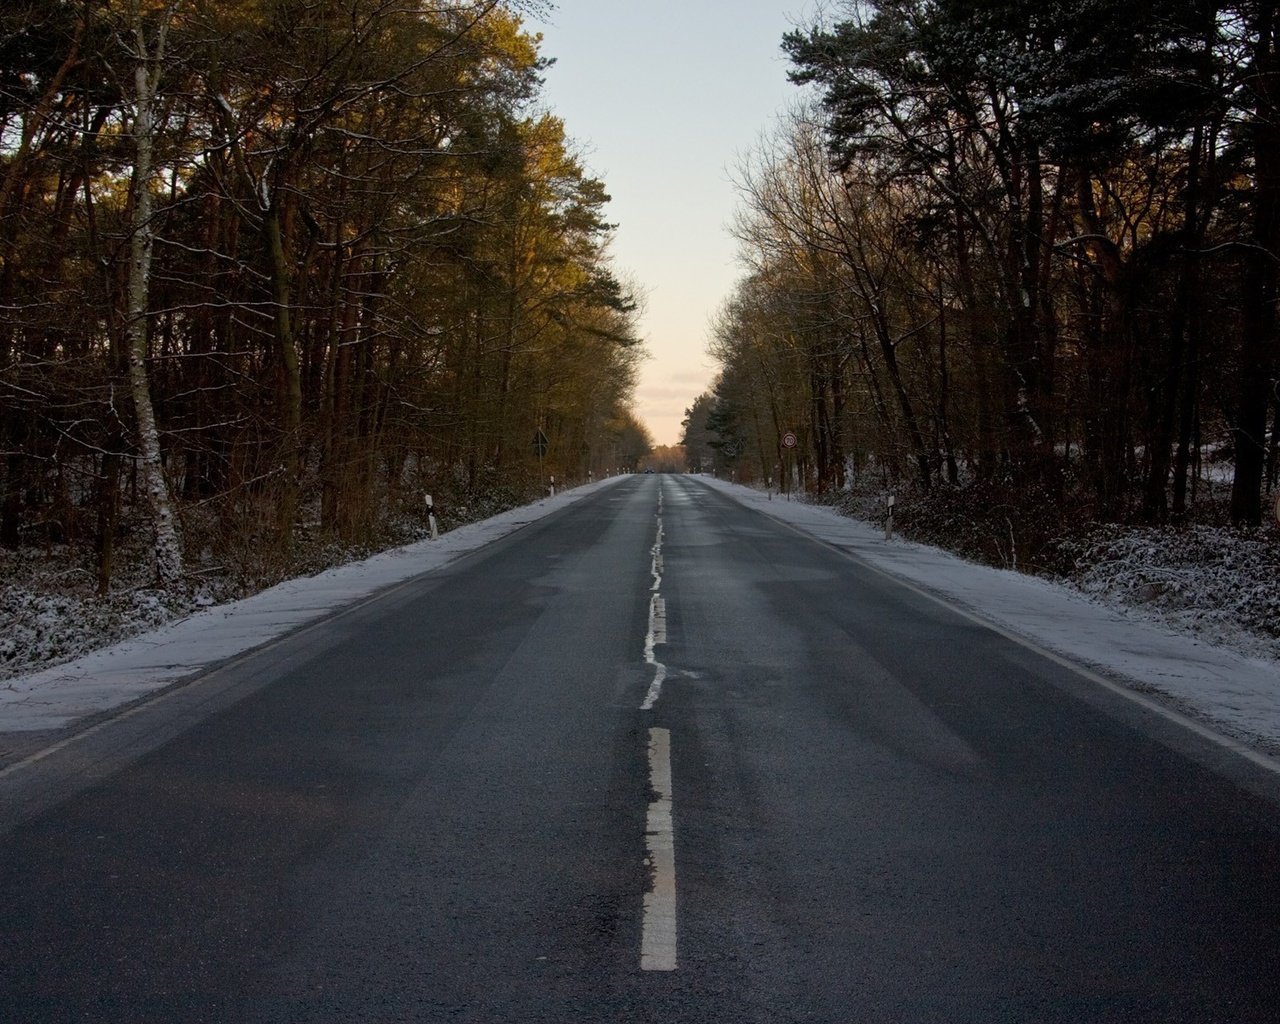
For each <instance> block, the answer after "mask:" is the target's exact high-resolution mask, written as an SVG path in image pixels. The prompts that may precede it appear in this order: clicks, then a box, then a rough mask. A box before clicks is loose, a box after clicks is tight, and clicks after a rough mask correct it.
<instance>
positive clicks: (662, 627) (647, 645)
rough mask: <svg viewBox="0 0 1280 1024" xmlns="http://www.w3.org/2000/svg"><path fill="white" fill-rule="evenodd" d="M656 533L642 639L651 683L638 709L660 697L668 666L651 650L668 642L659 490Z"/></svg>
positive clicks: (655, 701)
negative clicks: (661, 592) (645, 624)
mask: <svg viewBox="0 0 1280 1024" xmlns="http://www.w3.org/2000/svg"><path fill="white" fill-rule="evenodd" d="M657 520H658V532H657V536H656V537H655V538H654V542H653V547H652V548H651V549H650V551H651V553H652V555H653V566H652V573H653V586H651V587H650V588H649V589H650V590H651V591H652V592H653V596H652V597H651V598H649V632H648V633H647V634H646V635H645V638H644V660H645V664H647V665H652V666H653V682H651V683H650V684H649V692H648V693H646V694H645V697H644V703H643V704H641V705H640V710H641V711H651V710H652V709H653V706H654V704H656V703H657V701H658V698H659V697H660V696H662V684H663V683H664V682H666V679H667V666H666V665H664V664H662V662H660V661H659V660H658V657H657V655H656V654H655V653H654V648H655V647H656V646H657V645H658V644H665V643H666V642H667V602H666V599H665V598H663V596H662V595H661V594H660V593H658V590H659V588H660V587H661V586H662V540H663V532H662V492H661V491H659V492H658V515H657Z"/></svg>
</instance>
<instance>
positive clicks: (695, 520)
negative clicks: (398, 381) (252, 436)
mask: <svg viewBox="0 0 1280 1024" xmlns="http://www.w3.org/2000/svg"><path fill="white" fill-rule="evenodd" d="M1278 789H1280V786H1278V785H1277V779H1276V778H1275V777H1274V776H1273V775H1271V774H1270V773H1269V772H1268V771H1267V770H1266V768H1265V767H1262V766H1259V765H1256V764H1250V763H1247V762H1244V761H1243V760H1241V759H1239V758H1237V757H1235V756H1234V755H1233V754H1231V753H1230V752H1229V751H1227V750H1224V749H1222V748H1219V747H1217V746H1215V745H1214V744H1213V743H1212V742H1210V741H1208V740H1206V739H1205V738H1204V737H1203V736H1200V735H1196V734H1193V733H1190V732H1187V731H1186V730H1183V729H1181V728H1180V727H1179V726H1178V725H1177V724H1176V723H1174V722H1171V721H1169V720H1167V719H1165V718H1163V717H1161V716H1159V715H1158V714H1153V713H1152V712H1151V711H1150V710H1149V709H1146V708H1144V707H1141V706H1139V705H1136V704H1133V703H1131V702H1128V701H1126V700H1125V699H1124V698H1123V697H1121V696H1118V695H1116V694H1115V693H1113V692H1111V691H1108V690H1105V689H1103V688H1101V687H1099V686H1097V685H1096V684H1095V683H1092V682H1090V681H1089V680H1088V679H1087V678H1083V677H1081V676H1078V675H1076V674H1075V673H1073V672H1072V671H1071V670H1070V669H1069V668H1068V667H1066V666H1064V665H1062V664H1060V663H1058V662H1056V661H1053V660H1049V659H1046V658H1044V657H1042V656H1041V655H1040V654H1038V653H1037V652H1036V651H1035V650H1033V649H1031V648H1028V647H1026V646H1022V645H1020V644H1018V643H1017V642H1015V641H1014V640H1012V639H1010V638H1008V637H1007V636H1004V635H1001V634H998V633H996V632H993V631H990V630H987V629H985V628H983V627H982V626H981V625H980V624H978V623H976V622H975V621H973V619H972V618H970V617H966V616H964V615H960V614H957V613H955V612H953V611H952V610H950V609H948V608H947V607H946V606H945V605H943V604H941V603H939V602H937V601H935V600H931V599H929V598H928V597H927V596H925V595H923V594H921V593H919V592H917V591H914V590H911V589H909V588H905V587H902V586H900V585H899V584H897V583H895V582H894V581H892V580H890V579H888V578H887V577H885V576H884V575H882V574H880V573H878V572H876V571H874V570H871V569H869V568H867V567H866V566H864V565H862V564H860V563H858V562H857V561H855V560H853V559H851V558H848V557H846V556H844V555H843V554H841V553H840V552H838V551H836V550H833V549H832V548H830V547H827V546H824V545H822V544H820V543H818V542H816V541H814V540H812V539H809V538H807V537H805V536H802V535H800V534H798V533H796V532H794V531H792V530H790V529H788V528H786V527H785V526H782V525H780V524H778V523H776V522H774V521H773V520H771V519H768V518H766V517H763V516H760V515H758V514H757V513H754V512H751V511H748V510H746V509H744V508H743V507H741V506H739V505H737V504H735V503H734V502H733V501H732V500H730V499H728V498H726V497H725V496H724V495H722V494H720V493H718V492H714V491H712V490H711V489H709V488H707V487H705V486H702V485H700V484H699V482H698V480H697V479H696V478H694V477H678V476H645V477H635V478H631V479H628V480H626V481H624V482H622V483H619V484H618V485H616V486H613V487H610V488H606V489H603V490H601V491H600V492H599V493H598V494H596V495H594V496H592V497H591V498H589V499H584V500H583V501H582V502H580V503H578V504H576V505H574V506H572V507H570V508H568V509H566V510H564V511H563V512H561V513H557V514H555V515H553V516H551V517H549V518H547V519H545V520H542V521H540V522H538V523H536V524H534V525H531V526H529V527H527V528H525V529H523V530H521V531H520V532H518V533H517V534H514V535H512V536H511V537H508V538H506V539H504V540H502V541H499V542H497V543H495V544H493V545H491V546H489V547H487V548H485V549H483V550H482V551H480V552H477V553H475V554H472V555H469V556H467V557H465V558H463V559H461V560H459V561H457V562H455V563H453V564H452V565H450V566H449V567H447V568H446V569H444V570H441V571H438V572H436V573H433V574H430V575H428V576H425V577H422V578H420V579H417V580H415V581H413V582H412V583H410V584H408V585H404V586H400V587H398V588H395V589H394V590H392V591H389V592H388V593H386V594H385V595H384V596H382V597H380V598H379V599H377V600H374V601H371V602H367V603H365V604H362V605H361V606H359V607H358V608H356V609H354V610H351V611H348V612H345V613H343V614H340V615H337V616H334V617H332V618H330V619H328V620H326V621H325V622H323V623H322V624H320V625H318V626H313V627H311V628H308V629H305V630H303V631H301V632H299V633H296V634H294V635H292V636H291V637H289V638H287V639H285V640H284V641H282V642H280V643H277V644H275V645H273V646H271V647H269V648H268V649H265V650H263V651H261V652H259V653H258V654H256V655H253V656H250V657H246V658H243V659H241V660H239V661H237V662H236V663H234V664H232V665H230V666H227V667H223V668H221V669H219V670H218V671H216V672H214V673H212V674H210V675H209V676H207V677H205V678H203V679H201V680H199V681H197V682H195V683H193V684H189V685H187V686H185V687H183V688H180V689H178V690H175V691H172V692H171V693H169V694H167V695H165V696H164V697H162V698H161V699H159V700H155V701H153V702H151V703H149V704H146V705H143V706H142V707H140V708H137V709H134V710H133V711H131V712H129V713H128V714H126V715H124V716H121V717H119V718H117V719H115V720H112V721H109V722H108V723H106V724H104V725H102V726H99V727H98V728H96V729H95V730H93V731H92V732H90V733H88V734H86V735H83V736H82V737H80V738H79V739H74V740H72V741H71V742H69V743H66V744H65V745H63V746H62V747H60V748H59V749H58V750H56V751H54V752H53V753H50V754H49V755H48V756H45V757H43V758H40V759H39V760H37V761H34V762H30V763H25V764H21V765H17V766H11V767H10V768H9V769H8V770H6V771H5V772H4V773H3V774H2V775H0V808H2V809H3V812H4V815H5V817H4V818H3V819H0V832H2V834H0V908H2V909H3V922H4V924H3V930H2V932H0V934H2V936H3V937H2V938H0V1019H3V1020H4V1021H13V1022H38V1021H112V1022H149V1021H154V1022H165V1024H173V1022H188V1021H192V1022H195V1021H227V1022H302V1021H316V1022H326V1024H329V1022H346V1021H370V1022H391V1021H414V1022H434V1021H467V1022H477V1024H480V1022H483V1024H493V1022H505V1021H513V1022H524V1021H529V1022H533V1021H546V1022H578V1021H581V1022H594V1021H602V1022H603V1021H618V1022H624V1021H625V1022H632V1021H639V1022H654V1024H657V1022H690V1024H693V1022H698V1024H704V1022H725V1024H730V1022H731V1024H747V1022H761V1024H764V1022H769V1024H774V1022H790V1021H821V1022H832V1024H835V1022H860V1024H867V1022H886V1024H888V1022H892V1024H906V1022H917V1021H918V1022H922V1024H923V1022H930V1024H933V1022H937V1024H958V1022H982V1024H990V1022H997V1021H1009V1022H1048V1021H1063V1022H1072V1024H1080V1022H1088V1021H1125V1022H1130V1021H1150V1022H1160V1024H1171V1022H1178V1021H1187V1022H1192V1021H1194V1022H1208V1021H1212V1022H1215V1024H1221V1022H1229V1021H1259V1022H1263V1021H1266V1022H1274V1021H1276V1020H1277V1019H1280V813H1278V812H1280V797H1278V793H1277V791H1278Z"/></svg>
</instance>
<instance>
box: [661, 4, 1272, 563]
mask: <svg viewBox="0 0 1280 1024" xmlns="http://www.w3.org/2000/svg"><path fill="white" fill-rule="evenodd" d="M1278 42H1280V17H1278V16H1277V12H1276V8H1275V5H1274V4H1271V3H1264V2H1238V3H1237V2H1221V0H1179V2H1170V0H1142V2H1138V3H1134V2H1125V3H1120V2H1115V0H1062V2H1056V3H1048V4H1028V3H1011V2H974V0H877V2H866V3H841V4H837V5H834V6H833V7H832V8H831V9H829V11H828V15H827V17H826V18H825V19H824V20H822V21H819V22H818V23H816V24H813V25H810V26H808V27H806V28H801V29H797V30H795V31H793V32H791V33H790V34H788V35H787V37H786V39H785V42H784V49H785V51H786V54H787V55H788V57H789V60H790V69H791V70H790V74H791V77H792V80H793V81H794V82H796V83H799V84H801V85H803V86H805V87H806V90H805V93H804V95H805V96H806V97H807V98H806V99H803V100H799V101H798V102H797V103H796V105H795V107H794V109H793V110H792V112H791V113H790V115H789V116H788V117H786V118H784V119H783V121H782V122H781V123H780V125H779V126H778V128H777V129H776V131H774V132H773V133H772V134H771V135H770V136H768V137H767V138H766V140H765V141H764V142H762V143H761V145H760V146H759V147H757V149H756V150H755V151H754V152H752V153H751V154H749V155H748V156H747V157H746V158H744V159H743V160H742V162H741V165H740V166H739V168H738V171H737V176H736V179H737V182H738V185H739V189H740V193H741V201H740V214H739V216H738V219H737V223H736V225H735V231H736V234H737V237H738V239H739V241H740V243H741V245H740V250H741V260H742V262H743V265H744V267H745V273H744V274H743V276H742V277H741V279H740V281H739V284H738V286H737V289H736V291H735V293H734V294H733V295H732V296H731V297H730V298H729V299H728V300H727V301H726V302H725V304H724V306H723V308H722V309H721V311H720V313H719V315H718V317H717V319H716V321H715V323H714V326H713V330H712V340H711V349H712V352H713V354H714V356H715V357H716V359H717V360H718V362H719V366H720V372H719V375H718V376H717V378H716V380H715V383H714V386H713V388H712V389H711V390H710V391H708V392H707V393H706V394H704V395H702V396H700V397H699V398H698V400H697V401H696V402H695V403H694V405H693V406H692V407H691V408H690V409H689V411H688V416H687V418H686V422H685V436H684V438H683V441H684V444H685V447H686V450H687V452H688V453H689V462H690V466H691V467H692V468H695V469H703V470H714V471H716V472H718V473H721V474H723V475H728V474H733V475H735V476H736V477H737V478H738V479H740V480H753V479H754V480H760V481H762V482H765V481H770V480H772V482H773V484H774V486H775V487H782V488H783V489H787V488H796V487H799V488H803V489H805V490H807V491H809V492H811V493H817V494H824V493H825V494H835V493H839V492H841V491H842V490H845V491H848V490H850V489H854V488H856V487H861V488H863V489H864V490H872V491H876V492H877V493H879V494H882V495H883V494H885V493H891V492H897V493H898V494H899V495H902V496H906V497H907V498H908V499H909V500H908V502H907V505H908V507H909V508H910V509H914V514H915V515H916V516H917V517H919V518H920V519H921V520H925V519H932V520H933V521H935V522H937V523H944V522H945V523H947V524H951V525H952V526H955V525H956V524H958V523H960V522H962V521H963V522H964V523H967V524H968V528H969V529H971V530H972V532H974V534H975V535H977V536H980V537H996V538H997V540H996V541H995V542H993V543H994V545H997V546H998V544H999V543H1000V540H999V538H1000V537H1004V538H1005V541H1006V542H1007V543H1006V547H1012V546H1014V545H1017V546H1018V547H1019V548H1020V549H1021V550H1023V551H1024V552H1031V553H1034V552H1035V551H1036V550H1037V549H1038V548H1040V547H1042V546H1043V545H1044V544H1045V543H1046V542H1047V541H1048V540H1050V539H1051V538H1053V537H1055V536H1057V535H1059V534H1061V533H1063V532H1064V531H1066V532H1069V531H1070V530H1072V529H1074V528H1076V527H1078V526H1079V525H1081V524H1086V523H1102V524H1105V523H1128V524H1150V525H1163V524H1180V523H1190V522H1196V521H1208V520H1212V519H1214V518H1215V517H1216V518H1217V520H1218V521H1220V522H1228V521H1229V522H1231V523H1234V524H1237V525H1239V526H1244V527H1248V526H1257V525H1259V524H1260V523H1262V522H1264V521H1266V522H1269V521H1270V519H1271V514H1272V513H1271V505H1272V504H1273V503H1274V500H1275V491H1276V484H1277V471H1278V466H1277V454H1278V451H1277V448H1278V444H1280V428H1278V420H1280V387H1278V385H1277V374H1278V371H1280V357H1278V356H1280V344H1278V341H1277V315H1276V302H1277V284H1278V270H1280V265H1278V262H1277V261H1278V259H1280V106H1278V105H1280V64H1278V63H1277V62H1278V60H1280V54H1278V52H1277V46H1278ZM788 433H790V434H792V435H794V439H795V442H796V444H795V447H794V449H790V448H787V447H784V445H783V438H784V437H785V436H786V435H787V434H788ZM899 507H900V508H901V507H902V506H901V504H900V506H899ZM984 543H985V542H979V543H978V546H979V547H981V546H983V544H984ZM986 547H987V548H988V550H987V551H986V552H985V554H986V555H987V556H988V557H990V558H992V559H993V560H997V561H999V560H1000V559H998V558H997V557H996V554H997V553H996V552H995V551H994V550H992V547H993V545H992V544H986ZM1005 561H1007V559H1005Z"/></svg>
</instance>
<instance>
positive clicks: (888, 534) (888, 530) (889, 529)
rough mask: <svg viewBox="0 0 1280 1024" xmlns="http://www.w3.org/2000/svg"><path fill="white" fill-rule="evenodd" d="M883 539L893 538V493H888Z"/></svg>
mask: <svg viewBox="0 0 1280 1024" xmlns="http://www.w3.org/2000/svg"><path fill="white" fill-rule="evenodd" d="M884 539H885V540H893V495H892V494H891V495H889V503H888V512H887V513H886V515H885V517H884Z"/></svg>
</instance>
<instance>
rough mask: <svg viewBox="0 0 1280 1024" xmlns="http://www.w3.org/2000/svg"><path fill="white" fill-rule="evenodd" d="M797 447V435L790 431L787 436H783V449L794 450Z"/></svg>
mask: <svg viewBox="0 0 1280 1024" xmlns="http://www.w3.org/2000/svg"><path fill="white" fill-rule="evenodd" d="M795 446H796V435H795V434H793V433H791V431H789V430H788V431H787V432H786V433H785V434H783V435H782V447H783V448H794V447H795Z"/></svg>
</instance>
